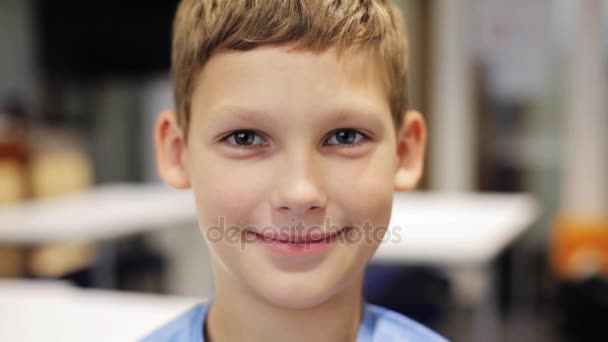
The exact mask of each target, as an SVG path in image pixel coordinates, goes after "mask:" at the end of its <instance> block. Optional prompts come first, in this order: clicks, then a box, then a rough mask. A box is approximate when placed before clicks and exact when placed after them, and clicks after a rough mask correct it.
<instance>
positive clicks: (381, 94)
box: [191, 46, 390, 121]
mask: <svg viewBox="0 0 608 342" xmlns="http://www.w3.org/2000/svg"><path fill="white" fill-rule="evenodd" d="M377 65H378V63H377V60H376V59H374V58H371V57H369V56H368V55H367V54H364V53H361V52H351V53H348V54H346V53H345V54H342V55H341V56H338V54H337V53H336V51H335V50H334V49H328V50H325V51H323V52H312V51H307V50H304V51H302V50H293V49H288V48H287V47H284V46H264V47H260V48H256V49H254V50H249V51H222V52H220V53H217V54H215V55H214V56H213V57H211V58H210V59H209V61H208V62H207V63H206V65H205V67H204V68H203V69H202V70H201V71H200V72H199V74H198V75H197V76H198V77H197V79H196V85H195V88H194V92H193V94H192V108H191V110H192V111H191V112H192V114H193V118H192V119H193V121H194V120H196V117H197V116H200V115H204V113H205V112H213V111H214V110H215V109H216V108H218V107H225V106H243V107H247V108H252V109H255V110H256V111H261V112H268V113H271V114H272V113H275V112H276V113H282V114H287V113H292V114H306V113H311V112H324V111H326V110H327V111H329V110H331V108H332V107H336V106H337V107H344V106H349V105H350V106H364V107H368V108H369V109H370V110H372V111H374V112H376V113H383V112H386V113H385V114H386V116H387V118H389V117H390V108H389V102H388V96H387V91H386V89H385V86H384V82H383V78H382V77H381V73H380V72H379V69H378V68H377Z"/></svg>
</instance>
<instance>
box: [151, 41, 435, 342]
mask: <svg viewBox="0 0 608 342" xmlns="http://www.w3.org/2000/svg"><path fill="white" fill-rule="evenodd" d="M372 62H373V61H369V60H366V57H364V56H363V55H358V54H357V53H353V54H352V55H346V56H345V57H344V58H342V59H338V58H337V55H336V53H335V51H334V50H332V49H329V50H327V51H325V52H320V53H313V52H309V51H291V50H288V49H287V48H286V47H284V46H266V47H261V48H257V49H254V50H251V51H246V52H237V51H223V52H219V53H217V54H215V55H214V56H213V57H212V58H211V59H210V60H209V62H208V63H207V65H206V66H205V67H204V68H203V69H202V70H201V71H200V74H199V75H198V79H197V80H198V82H197V86H196V88H195V90H194V94H193V98H192V107H191V121H190V127H189V135H188V141H187V142H186V141H185V140H184V138H183V137H184V134H183V133H184V132H183V131H182V130H181V129H180V127H179V125H178V124H177V121H176V113H175V112H173V111H170V110H168V111H164V112H162V113H161V114H160V116H159V119H158V121H157V125H156V147H157V160H158V169H159V172H160V175H161V177H162V178H163V180H164V181H165V182H166V183H167V184H169V185H171V186H173V187H175V188H178V189H186V188H192V189H193V192H194V195H195V199H196V207H197V210H198V219H199V224H200V228H201V232H202V233H203V235H204V236H205V237H206V241H207V243H208V244H209V247H210V250H211V253H212V260H213V261H212V262H213V270H214V275H215V282H216V288H217V293H216V296H215V299H214V302H213V304H212V305H211V307H210V311H209V316H208V321H207V326H206V334H207V337H208V338H210V339H211V340H213V341H214V342H217V341H220V342H221V341H231V340H244V339H246V340H249V341H280V340H284V338H285V336H290V341H354V340H355V338H356V335H357V331H358V328H359V323H360V319H361V285H362V279H363V275H364V269H365V266H366V264H367V262H368V260H369V259H370V258H371V256H372V255H373V253H374V252H375V250H376V248H377V247H378V244H379V243H380V242H381V240H382V238H383V237H384V235H385V231H386V226H387V225H388V224H389V220H390V215H391V208H392V198H393V192H394V191H408V190H411V189H413V188H414V187H415V185H416V183H417V182H418V180H419V179H420V177H421V174H422V171H423V164H424V162H423V161H424V153H425V144H426V128H425V123H424V119H423V117H422V116H421V115H420V114H419V113H418V112H415V111H411V112H408V113H406V116H405V118H404V120H403V125H402V126H401V127H399V128H398V129H397V130H396V129H395V127H394V124H393V120H392V118H391V113H390V109H389V104H388V100H387V96H386V94H387V91H386V89H385V88H384V86H383V83H382V81H381V78H380V77H379V76H378V73H377V71H376V70H375V69H374V68H373V67H371V66H372V65H373V63H372ZM237 130H247V132H248V133H245V135H241V138H242V139H237V136H236V135H235V134H233V133H235V131H237ZM344 130H346V131H344ZM237 133H238V132H237ZM340 133H341V134H340ZM345 136H346V138H345ZM222 223H223V226H222V227H223V229H220V230H218V229H216V228H214V226H216V227H217V226H220V225H221V224H222ZM294 225H297V226H298V227H299V228H297V229H299V230H298V231H299V232H302V233H303V234H306V233H311V232H312V231H313V230H314V231H315V232H317V233H320V234H325V233H327V232H332V231H334V232H335V231H338V230H340V229H343V228H345V227H351V228H349V229H348V230H347V231H346V232H347V233H348V234H346V233H343V235H341V236H342V237H343V239H342V240H340V241H338V243H336V244H334V245H333V246H332V247H331V248H330V249H329V250H328V251H326V252H325V253H323V254H321V255H315V256H306V257H293V256H289V257H286V256H278V255H276V254H272V253H270V252H269V251H268V250H267V248H266V247H264V246H261V245H260V244H259V243H255V240H254V239H252V237H253V235H252V233H251V231H256V232H260V231H263V232H269V233H270V234H276V233H277V232H279V229H282V228H286V227H292V228H293V226H294ZM230 226H232V227H233V228H234V229H227V228H228V227H230ZM211 231H214V232H215V233H217V232H218V231H219V232H224V234H222V235H221V236H219V237H218V236H217V235H213V236H211V234H210V232H211ZM293 231H294V230H292V232H293ZM215 233H214V234H215ZM228 235H229V236H228ZM273 236H276V235H273ZM234 322H238V324H234Z"/></svg>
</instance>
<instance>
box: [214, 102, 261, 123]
mask: <svg viewBox="0 0 608 342" xmlns="http://www.w3.org/2000/svg"><path fill="white" fill-rule="evenodd" d="M208 115H209V118H210V119H212V120H221V119H223V118H224V117H226V116H230V117H231V119H238V120H241V121H251V122H256V121H260V120H262V121H272V115H270V114H268V113H266V112H264V111H258V110H254V109H250V108H246V107H240V106H226V107H221V108H219V109H217V110H213V111H211V112H210V113H209V114H208Z"/></svg>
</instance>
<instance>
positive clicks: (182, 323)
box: [140, 303, 209, 342]
mask: <svg viewBox="0 0 608 342" xmlns="http://www.w3.org/2000/svg"><path fill="white" fill-rule="evenodd" d="M208 306H209V305H208V303H203V304H198V305H196V306H194V307H192V308H191V309H189V310H188V311H186V312H184V313H182V314H180V315H179V316H178V317H176V318H174V319H173V320H171V321H170V322H168V323H166V324H164V325H163V326H161V327H159V328H157V329H156V330H154V331H153V332H151V333H149V334H148V335H147V336H146V337H144V338H143V339H141V340H140V341H141V342H177V341H190V342H205V341H204V337H203V324H204V321H205V316H206V314H207V309H208Z"/></svg>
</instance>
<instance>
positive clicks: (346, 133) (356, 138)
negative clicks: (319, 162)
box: [327, 128, 367, 145]
mask: <svg viewBox="0 0 608 342" xmlns="http://www.w3.org/2000/svg"><path fill="white" fill-rule="evenodd" d="M366 138H367V136H365V135H364V134H363V133H361V132H359V131H357V130H355V129H351V128H345V129H340V130H338V131H336V132H334V133H333V135H332V136H331V137H330V138H329V140H328V141H327V144H328V145H358V144H359V143H360V142H361V141H362V140H363V139H366Z"/></svg>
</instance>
